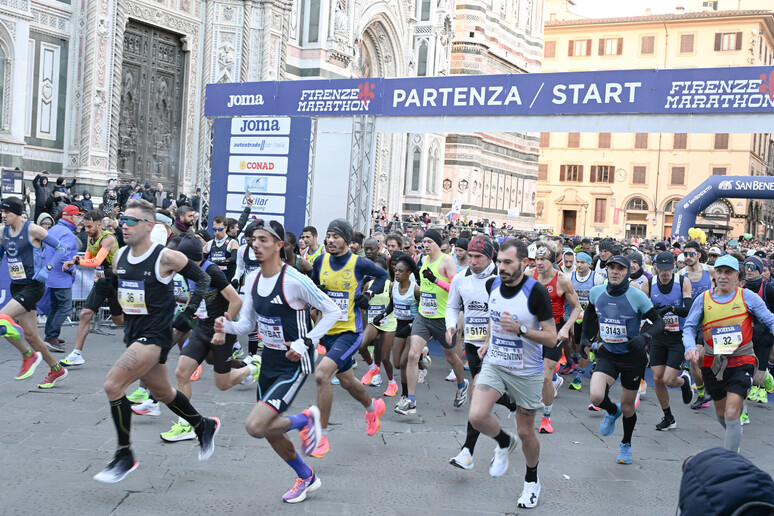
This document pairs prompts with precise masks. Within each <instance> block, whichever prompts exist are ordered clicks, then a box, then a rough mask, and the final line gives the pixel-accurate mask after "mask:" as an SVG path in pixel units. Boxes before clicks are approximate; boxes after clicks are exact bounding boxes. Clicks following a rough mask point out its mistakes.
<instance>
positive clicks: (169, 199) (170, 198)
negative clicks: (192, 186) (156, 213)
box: [161, 190, 177, 210]
mask: <svg viewBox="0 0 774 516" xmlns="http://www.w3.org/2000/svg"><path fill="white" fill-rule="evenodd" d="M174 204H177V203H176V201H175V192H173V191H172V190H169V191H167V193H166V194H165V197H164V200H163V201H162V203H161V207H162V208H163V209H165V210H169V209H171V208H172V206H173V205H174Z"/></svg>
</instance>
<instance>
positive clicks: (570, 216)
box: [562, 210, 578, 235]
mask: <svg viewBox="0 0 774 516" xmlns="http://www.w3.org/2000/svg"><path fill="white" fill-rule="evenodd" d="M577 216H578V212H577V211H575V210H562V233H564V234H565V235H574V234H575V221H576V219H577Z"/></svg>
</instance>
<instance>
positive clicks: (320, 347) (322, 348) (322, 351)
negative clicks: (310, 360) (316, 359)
mask: <svg viewBox="0 0 774 516" xmlns="http://www.w3.org/2000/svg"><path fill="white" fill-rule="evenodd" d="M327 352H328V350H327V349H325V346H323V345H322V344H318V345H317V354H318V355H324V354H326V353H327Z"/></svg>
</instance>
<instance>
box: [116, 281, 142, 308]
mask: <svg viewBox="0 0 774 516" xmlns="http://www.w3.org/2000/svg"><path fill="white" fill-rule="evenodd" d="M118 304H119V305H121V309H122V310H123V311H124V313H125V314H131V315H147V314H148V307H147V306H146V305H145V282H144V281H135V280H122V279H120V280H118Z"/></svg>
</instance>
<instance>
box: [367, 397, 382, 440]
mask: <svg viewBox="0 0 774 516" xmlns="http://www.w3.org/2000/svg"><path fill="white" fill-rule="evenodd" d="M383 415H384V400H383V399H382V398H379V399H374V411H373V412H366V413H365V419H366V434H368V435H374V434H375V433H376V432H378V431H379V428H380V427H381V426H382V422H381V421H380V420H379V418H380V417H382V416H383Z"/></svg>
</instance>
